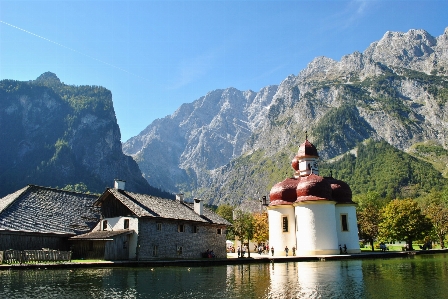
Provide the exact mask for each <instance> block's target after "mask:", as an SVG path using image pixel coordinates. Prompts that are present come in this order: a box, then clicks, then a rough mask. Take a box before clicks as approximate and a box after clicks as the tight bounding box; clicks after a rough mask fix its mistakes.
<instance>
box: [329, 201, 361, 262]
mask: <svg viewBox="0 0 448 299" xmlns="http://www.w3.org/2000/svg"><path fill="white" fill-rule="evenodd" d="M335 212H336V214H335V217H336V230H337V235H338V239H339V244H341V246H342V247H343V246H344V244H345V245H346V246H347V253H360V252H361V249H360V248H359V237H358V223H357V220H356V206H355V205H353V204H337V205H336V209H335ZM344 215H345V216H344ZM343 217H346V221H347V223H346V226H347V227H346V228H344V227H343V219H342V218H343Z"/></svg>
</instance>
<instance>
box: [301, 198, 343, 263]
mask: <svg viewBox="0 0 448 299" xmlns="http://www.w3.org/2000/svg"><path fill="white" fill-rule="evenodd" d="M295 214H296V217H297V223H296V226H297V233H296V236H297V246H296V248H297V255H318V254H338V253H339V247H338V245H339V243H338V237H337V233H336V228H335V222H336V219H335V205H334V202H330V201H316V202H311V201H310V202H302V203H300V204H299V205H297V206H296V207H295Z"/></svg>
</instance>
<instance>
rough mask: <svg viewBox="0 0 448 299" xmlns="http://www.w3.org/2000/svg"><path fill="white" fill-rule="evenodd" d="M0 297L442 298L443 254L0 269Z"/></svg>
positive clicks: (446, 293)
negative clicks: (203, 264) (224, 263)
mask: <svg viewBox="0 0 448 299" xmlns="http://www.w3.org/2000/svg"><path fill="white" fill-rule="evenodd" d="M0 298H9V299H14V298H76V299H82V298H221V299H226V298H244V299H248V298H282V299H283V298H344V299H350V298H356V299H358V298H388V299H390V298H419V299H422V298H448V255H447V254H435V255H417V256H412V257H409V258H392V259H374V260H373V259H365V260H344V261H321V262H289V263H275V264H272V263H271V264H251V265H232V266H217V267H190V268H188V267H160V268H157V267H155V268H153V270H151V268H142V267H139V268H102V269H73V270H70V269H58V270H50V269H48V270H46V269H40V270H7V271H0Z"/></svg>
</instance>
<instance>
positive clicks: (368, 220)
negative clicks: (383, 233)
mask: <svg viewBox="0 0 448 299" xmlns="http://www.w3.org/2000/svg"><path fill="white" fill-rule="evenodd" d="M356 214H357V218H358V232H359V238H361V239H364V240H367V241H368V242H369V244H370V246H371V248H372V251H375V246H374V244H373V242H374V241H375V239H376V238H377V237H378V234H379V224H380V221H381V213H380V209H379V208H378V206H375V205H374V204H367V205H366V206H364V207H363V209H359V210H358V211H357V212H356Z"/></svg>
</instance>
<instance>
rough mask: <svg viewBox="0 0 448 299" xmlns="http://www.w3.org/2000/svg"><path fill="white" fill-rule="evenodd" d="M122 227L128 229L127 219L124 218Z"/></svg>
mask: <svg viewBox="0 0 448 299" xmlns="http://www.w3.org/2000/svg"><path fill="white" fill-rule="evenodd" d="M123 228H124V229H128V228H129V219H125V220H124V225H123Z"/></svg>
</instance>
